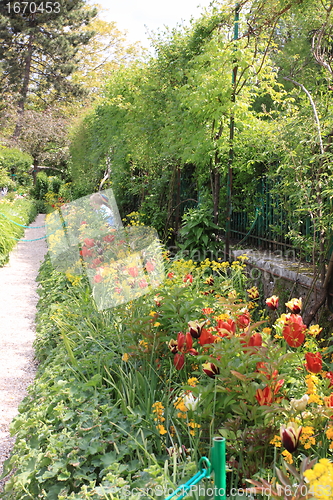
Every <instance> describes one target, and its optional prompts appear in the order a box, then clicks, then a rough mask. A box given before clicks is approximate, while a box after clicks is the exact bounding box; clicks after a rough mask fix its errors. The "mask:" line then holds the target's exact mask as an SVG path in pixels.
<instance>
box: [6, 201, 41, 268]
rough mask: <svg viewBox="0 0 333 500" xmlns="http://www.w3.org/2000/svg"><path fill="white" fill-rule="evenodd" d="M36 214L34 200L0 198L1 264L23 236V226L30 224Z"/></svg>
mask: <svg viewBox="0 0 333 500" xmlns="http://www.w3.org/2000/svg"><path fill="white" fill-rule="evenodd" d="M36 215H37V208H36V205H35V203H34V202H33V200H27V199H25V198H15V199H14V200H13V201H10V200H9V199H8V196H7V197H6V198H4V199H3V200H0V266H3V265H4V264H5V263H6V262H7V261H8V256H9V253H10V251H11V250H12V248H13V247H14V246H15V245H16V243H17V241H18V239H20V238H21V237H22V235H23V233H24V228H23V227H21V226H27V225H29V224H30V223H31V222H32V221H33V220H34V219H35V218H36ZM11 221H14V222H11ZM15 223H16V224H15ZM17 224H20V226H18V225H17Z"/></svg>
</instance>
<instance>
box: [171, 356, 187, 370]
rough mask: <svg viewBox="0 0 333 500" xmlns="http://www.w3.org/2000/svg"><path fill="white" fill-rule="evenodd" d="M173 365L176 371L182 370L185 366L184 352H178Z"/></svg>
mask: <svg viewBox="0 0 333 500" xmlns="http://www.w3.org/2000/svg"><path fill="white" fill-rule="evenodd" d="M173 364H174V366H175V368H176V370H181V369H182V368H183V366H184V364H185V356H184V354H183V353H182V352H177V354H175V357H174V358H173Z"/></svg>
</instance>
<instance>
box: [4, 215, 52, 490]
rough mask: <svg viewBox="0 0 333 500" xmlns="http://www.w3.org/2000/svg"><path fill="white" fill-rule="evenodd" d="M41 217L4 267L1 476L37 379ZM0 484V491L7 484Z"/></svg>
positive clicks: (43, 244)
mask: <svg viewBox="0 0 333 500" xmlns="http://www.w3.org/2000/svg"><path fill="white" fill-rule="evenodd" d="M44 220H45V215H43V214H40V215H38V216H37V218H36V220H35V221H34V222H33V223H32V224H30V227H29V228H28V229H26V230H25V236H24V237H23V238H22V239H21V240H20V241H19V242H18V244H17V245H16V247H15V248H14V250H13V251H12V252H11V254H10V260H9V263H8V264H6V265H5V266H4V267H2V268H0V476H1V474H2V466H3V462H4V461H5V460H6V459H7V458H8V457H9V455H10V451H11V449H12V446H13V444H14V438H13V437H11V436H10V434H9V424H10V422H11V421H12V419H13V418H14V417H15V415H17V413H18V405H19V404H20V402H21V401H22V399H23V398H24V397H25V396H26V394H27V392H26V389H27V386H28V385H30V384H31V383H32V382H33V380H34V377H35V373H36V367H37V365H36V362H35V359H34V349H33V347H32V344H33V341H34V338H35V323H34V320H35V315H36V304H37V301H38V294H37V286H38V285H37V283H36V281H35V280H36V277H37V274H38V270H39V267H40V264H41V263H42V261H43V259H44V256H45V254H46V251H47V245H46V241H45V240H44V239H41V240H37V241H32V242H25V241H23V240H30V239H35V238H41V237H43V236H44V235H45V229H44V228H43V227H42V228H38V229H35V228H34V227H35V226H42V225H43V224H44ZM4 481H5V480H3V481H0V492H1V491H2V487H3V483H4Z"/></svg>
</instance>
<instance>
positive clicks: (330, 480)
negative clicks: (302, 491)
mask: <svg viewBox="0 0 333 500" xmlns="http://www.w3.org/2000/svg"><path fill="white" fill-rule="evenodd" d="M304 477H305V479H306V481H307V482H308V483H309V486H310V488H309V490H310V491H311V493H312V495H313V497H314V498H316V500H331V499H332V493H333V464H332V463H331V462H330V461H329V460H328V459H327V458H321V459H320V460H319V462H318V463H317V464H315V466H314V467H313V469H308V470H306V471H304Z"/></svg>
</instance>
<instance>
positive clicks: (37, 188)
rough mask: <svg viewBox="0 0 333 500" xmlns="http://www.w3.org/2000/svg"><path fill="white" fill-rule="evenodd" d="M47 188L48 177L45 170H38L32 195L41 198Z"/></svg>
mask: <svg viewBox="0 0 333 500" xmlns="http://www.w3.org/2000/svg"><path fill="white" fill-rule="evenodd" d="M48 190H49V179H48V176H47V174H46V173H45V172H38V174H37V177H36V184H35V185H34V187H33V189H32V195H33V196H34V198H36V200H43V199H44V198H45V195H46V193H47V192H48Z"/></svg>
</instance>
